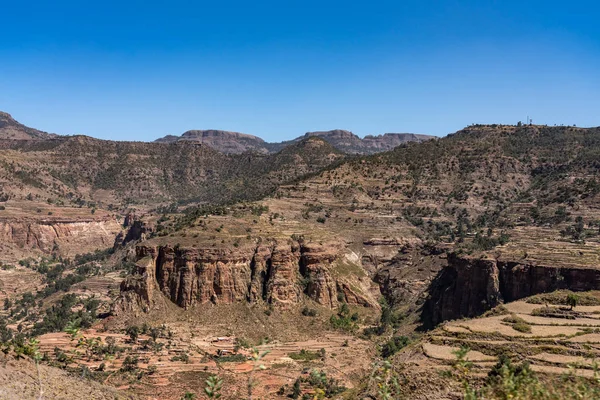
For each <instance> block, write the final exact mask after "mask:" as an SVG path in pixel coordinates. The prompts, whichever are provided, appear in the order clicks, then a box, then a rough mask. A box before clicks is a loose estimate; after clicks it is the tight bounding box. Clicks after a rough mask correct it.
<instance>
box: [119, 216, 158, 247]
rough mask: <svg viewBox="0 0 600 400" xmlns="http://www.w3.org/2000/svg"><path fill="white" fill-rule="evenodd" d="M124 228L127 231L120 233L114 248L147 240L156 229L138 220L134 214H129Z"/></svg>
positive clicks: (124, 221) (125, 219)
mask: <svg viewBox="0 0 600 400" xmlns="http://www.w3.org/2000/svg"><path fill="white" fill-rule="evenodd" d="M123 228H125V229H126V230H125V231H123V232H119V234H118V235H117V236H116V237H115V242H114V244H113V248H115V249H116V248H118V247H122V246H124V245H126V244H127V243H130V242H134V241H138V240H145V239H146V238H147V237H148V235H149V234H150V233H152V232H153V231H154V227H152V226H151V225H150V224H148V223H147V222H145V221H142V220H140V219H138V218H136V217H135V216H134V215H133V214H127V215H126V216H125V218H124V220H123Z"/></svg>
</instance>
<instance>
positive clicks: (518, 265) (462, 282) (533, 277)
mask: <svg viewBox="0 0 600 400" xmlns="http://www.w3.org/2000/svg"><path fill="white" fill-rule="evenodd" d="M559 289H568V290H573V291H586V290H599V289H600V270H598V269H592V268H582V267H577V266H573V267H552V266H546V265H537V264H535V263H528V262H526V261H508V260H495V259H476V258H469V257H461V256H458V255H456V254H454V253H452V254H450V255H449V256H448V266H447V267H445V268H444V269H442V270H441V271H440V273H439V274H438V276H437V277H436V278H435V280H434V281H433V282H432V284H431V287H430V295H429V298H428V300H427V302H426V303H425V305H424V308H423V314H422V320H423V325H424V327H426V328H433V327H434V326H435V325H437V324H439V323H440V322H443V321H446V320H451V319H457V318H463V317H467V318H469V317H475V316H478V315H480V314H482V313H484V312H485V311H487V310H489V309H491V308H493V307H495V306H497V305H499V304H501V303H503V302H509V301H514V300H518V299H522V298H524V297H528V296H532V295H535V294H538V293H546V292H552V291H554V290H559Z"/></svg>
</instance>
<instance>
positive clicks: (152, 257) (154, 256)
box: [114, 241, 377, 312]
mask: <svg viewBox="0 0 600 400" xmlns="http://www.w3.org/2000/svg"><path fill="white" fill-rule="evenodd" d="M136 253H137V258H138V262H137V271H136V273H135V274H133V275H131V276H129V277H127V278H126V279H125V280H124V281H123V283H122V284H121V296H120V298H119V299H118V300H117V302H116V303H115V307H114V310H115V312H119V311H121V310H128V309H132V308H135V307H138V308H139V309H142V310H147V309H148V306H150V305H151V304H152V302H153V301H154V300H156V299H157V298H156V296H157V295H159V294H160V293H162V295H164V296H165V297H166V298H168V299H169V300H170V301H172V302H173V303H175V304H177V305H178V306H180V307H182V308H189V307H191V306H194V305H197V304H205V303H214V304H222V303H225V304H228V303H235V302H250V303H256V302H264V303H267V304H273V305H276V306H279V307H283V308H285V307H287V306H290V305H294V304H298V303H300V302H302V301H303V299H304V298H305V297H307V298H309V299H312V300H314V301H315V302H317V303H319V304H321V305H323V306H325V307H330V308H335V307H337V306H338V305H339V303H340V302H347V303H349V304H356V305H362V306H365V307H371V306H376V304H377V300H376V298H375V297H374V296H373V295H372V293H370V292H369V291H368V290H364V291H363V290H362V286H361V283H360V282H357V279H356V278H355V277H348V276H340V275H339V274H337V273H336V271H335V263H336V262H337V261H338V260H339V259H340V258H341V257H342V256H343V255H342V254H341V248H340V247H338V246H336V245H332V244H326V245H313V244H303V243H298V242H291V243H290V242H286V243H280V242H277V241H273V242H270V243H266V242H262V243H258V244H256V245H255V246H248V247H245V248H235V247H234V248H215V247H208V248H195V247H187V248H183V247H177V246H171V245H161V246H148V245H139V246H137V248H136Z"/></svg>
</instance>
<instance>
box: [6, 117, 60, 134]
mask: <svg viewBox="0 0 600 400" xmlns="http://www.w3.org/2000/svg"><path fill="white" fill-rule="evenodd" d="M55 136H56V135H55V134H53V133H47V132H43V131H39V130H37V129H33V128H29V127H27V126H25V125H23V124H21V123H19V122H17V121H15V119H14V118H13V117H12V116H11V115H10V114H8V113H5V112H2V111H0V139H14V140H41V139H50V138H52V137H55Z"/></svg>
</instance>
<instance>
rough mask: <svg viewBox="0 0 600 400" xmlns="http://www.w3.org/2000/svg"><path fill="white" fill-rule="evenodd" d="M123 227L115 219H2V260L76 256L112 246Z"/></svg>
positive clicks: (0, 243)
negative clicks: (44, 255)
mask: <svg viewBox="0 0 600 400" xmlns="http://www.w3.org/2000/svg"><path fill="white" fill-rule="evenodd" d="M120 229H121V227H120V225H119V223H118V222H117V221H116V220H115V219H114V218H95V219H94V218H88V219H69V218H48V219H30V218H6V219H2V220H0V249H1V253H2V261H16V260H19V259H21V258H23V257H26V256H31V254H32V251H33V253H34V254H36V253H37V254H51V253H52V254H56V255H60V256H67V257H72V256H74V255H76V254H83V253H87V252H92V251H95V250H98V249H105V248H107V247H111V246H112V245H113V242H114V240H115V235H117V233H118V232H119V231H120Z"/></svg>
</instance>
